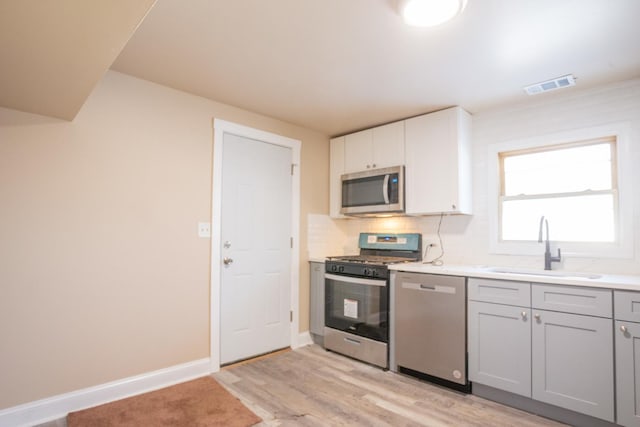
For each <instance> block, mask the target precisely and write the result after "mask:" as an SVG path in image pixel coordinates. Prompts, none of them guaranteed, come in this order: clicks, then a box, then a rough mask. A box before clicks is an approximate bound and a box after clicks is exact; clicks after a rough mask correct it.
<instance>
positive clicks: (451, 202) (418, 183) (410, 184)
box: [404, 107, 471, 215]
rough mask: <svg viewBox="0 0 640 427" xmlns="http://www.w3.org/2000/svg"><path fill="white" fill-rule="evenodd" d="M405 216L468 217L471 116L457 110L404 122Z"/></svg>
mask: <svg viewBox="0 0 640 427" xmlns="http://www.w3.org/2000/svg"><path fill="white" fill-rule="evenodd" d="M404 123H405V159H406V161H405V192H406V213H407V214H408V215H429V214H438V213H456V214H471V116H470V115H469V113H467V112H466V111H464V110H463V109H462V108H460V107H453V108H449V109H446V110H442V111H438V112H435V113H430V114H425V115H423V116H418V117H414V118H411V119H407V120H405V122H404Z"/></svg>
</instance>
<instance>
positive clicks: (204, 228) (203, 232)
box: [198, 222, 211, 237]
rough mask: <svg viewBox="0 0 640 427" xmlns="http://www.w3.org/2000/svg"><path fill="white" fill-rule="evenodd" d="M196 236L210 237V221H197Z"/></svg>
mask: <svg viewBox="0 0 640 427" xmlns="http://www.w3.org/2000/svg"><path fill="white" fill-rule="evenodd" d="M198 237H211V223H210V222H199V223H198Z"/></svg>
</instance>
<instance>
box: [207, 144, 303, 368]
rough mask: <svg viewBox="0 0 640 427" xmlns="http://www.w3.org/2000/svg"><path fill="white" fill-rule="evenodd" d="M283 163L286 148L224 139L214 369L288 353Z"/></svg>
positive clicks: (287, 174) (287, 164) (286, 166)
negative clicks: (217, 342)
mask: <svg viewBox="0 0 640 427" xmlns="http://www.w3.org/2000/svg"><path fill="white" fill-rule="evenodd" d="M291 159H292V152H291V148H288V147H284V146H281V145H275V144H271V143H267V142H264V141H260V140H256V139H251V138H247V137H244V136H237V135H234V134H230V133H225V134H224V137H223V150H222V195H221V198H222V199H221V232H220V258H221V259H220V260H219V262H220V263H221V264H220V268H221V274H220V277H221V280H220V303H221V307H220V362H221V364H225V363H230V362H234V361H237V360H242V359H246V358H249V357H252V356H256V355H259V354H263V353H267V352H270V351H273V350H277V349H280V348H284V347H289V345H290V315H289V313H290V310H291V305H290V289H291V251H292V248H291V223H292V218H291V216H292V209H291V206H292V172H291V170H292V168H291V164H292V161H291ZM214 262H215V260H214Z"/></svg>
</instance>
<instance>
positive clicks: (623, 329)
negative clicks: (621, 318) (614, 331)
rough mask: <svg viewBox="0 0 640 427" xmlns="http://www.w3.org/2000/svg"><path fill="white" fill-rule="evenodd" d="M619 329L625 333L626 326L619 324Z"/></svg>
mask: <svg viewBox="0 0 640 427" xmlns="http://www.w3.org/2000/svg"><path fill="white" fill-rule="evenodd" d="M620 330H621V331H622V332H623V333H625V334H626V333H627V327H626V326H624V325H622V326H620Z"/></svg>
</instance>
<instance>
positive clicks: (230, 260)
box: [222, 257, 233, 265]
mask: <svg viewBox="0 0 640 427" xmlns="http://www.w3.org/2000/svg"><path fill="white" fill-rule="evenodd" d="M222 263H223V264H224V265H229V264H233V259H231V258H229V257H224V258H223V259H222Z"/></svg>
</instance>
